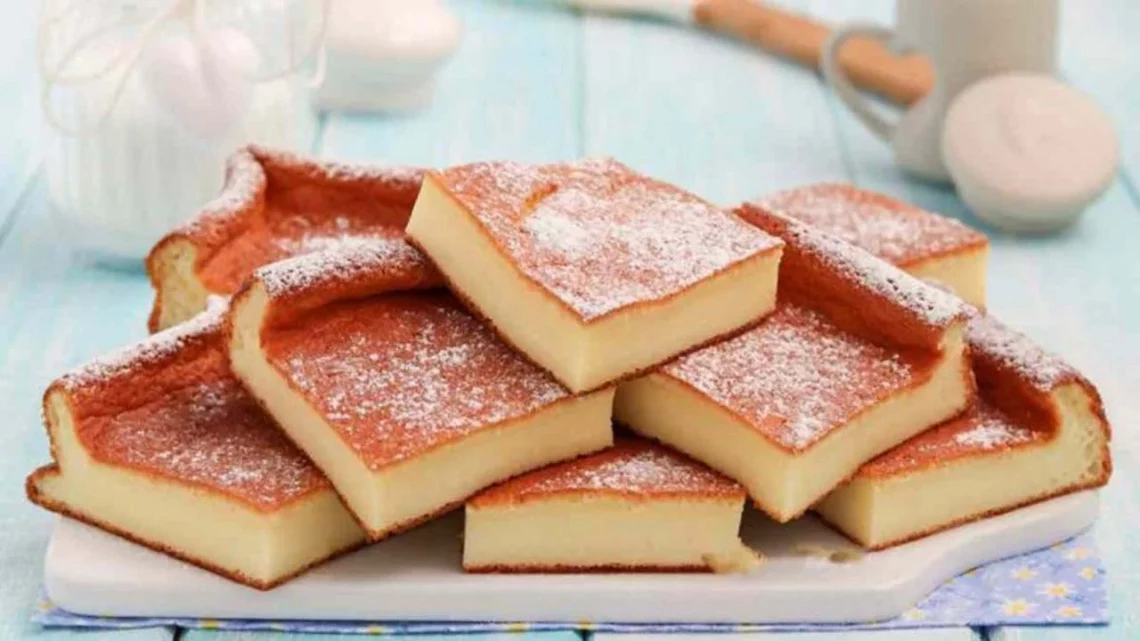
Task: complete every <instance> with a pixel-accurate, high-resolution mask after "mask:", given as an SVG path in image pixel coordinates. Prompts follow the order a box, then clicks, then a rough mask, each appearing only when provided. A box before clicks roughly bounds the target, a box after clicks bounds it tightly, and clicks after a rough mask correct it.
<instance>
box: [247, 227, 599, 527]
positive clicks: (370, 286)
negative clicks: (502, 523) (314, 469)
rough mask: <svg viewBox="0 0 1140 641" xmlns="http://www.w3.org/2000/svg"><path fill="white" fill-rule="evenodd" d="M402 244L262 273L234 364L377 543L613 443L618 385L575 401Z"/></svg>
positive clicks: (250, 296)
mask: <svg viewBox="0 0 1140 641" xmlns="http://www.w3.org/2000/svg"><path fill="white" fill-rule="evenodd" d="M440 282H441V281H440V278H439V275H438V273H437V272H436V271H435V270H434V269H433V268H432V267H431V265H430V264H429V263H427V261H426V260H425V259H424V258H423V256H422V255H421V254H420V253H419V252H418V251H416V250H415V249H414V248H412V247H411V246H410V245H408V244H407V243H406V242H405V241H403V240H401V239H388V240H377V241H374V242H373V244H372V246H370V247H368V248H363V247H360V248H355V249H352V250H346V251H341V252H333V253H323V254H310V255H307V256H300V257H297V258H293V259H289V260H286V261H282V262H279V263H274V264H272V265H269V266H266V267H263V268H261V269H258V270H257V271H256V272H255V273H254V276H253V278H252V280H251V281H250V282H249V284H248V285H247V286H246V287H244V288H243V289H242V291H241V292H240V293H239V294H238V295H237V296H236V297H235V302H234V308H233V312H232V314H231V320H230V323H231V330H230V334H231V335H230V361H231V364H232V366H233V369H234V371H235V373H236V374H237V375H238V377H239V378H241V380H242V381H243V382H244V383H245V385H246V387H247V388H248V389H249V390H250V391H251V392H252V393H253V395H254V396H255V397H257V399H258V400H259V401H260V402H261V403H262V404H263V405H264V407H265V408H266V409H267V410H268V411H269V413H270V414H271V415H272V416H273V417H274V418H275V419H276V420H277V422H278V424H279V425H280V426H281V428H282V429H283V430H284V431H285V433H286V434H288V435H289V437H290V438H291V439H292V440H293V441H294V442H295V443H297V445H298V446H300V448H301V449H302V450H304V451H305V452H306V453H307V454H308V455H309V457H310V458H312V460H313V461H314V462H315V463H316V464H317V466H318V467H320V468H321V469H322V470H324V472H325V473H326V474H327V475H328V477H329V479H330V480H331V481H332V483H333V485H334V486H335V487H336V489H337V492H339V493H340V495H341V497H343V499H344V501H345V503H346V505H347V506H348V508H349V509H350V510H351V511H352V512H353V513H354V514H355V515H356V518H357V519H358V521H359V522H360V523H361V525H362V526H363V527H364V529H365V530H366V531H367V532H368V536H369V538H370V539H372V540H378V539H381V538H384V537H385V536H388V535H389V534H392V533H394V532H397V531H400V530H404V529H406V528H409V527H412V526H413V525H416V524H417V523H419V522H421V521H424V520H427V519H430V518H431V517H433V516H435V515H437V514H440V513H442V512H444V511H446V510H448V509H450V508H452V507H454V506H457V505H459V504H461V503H462V502H463V501H464V500H465V499H467V498H468V497H469V496H471V495H472V494H474V493H476V492H478V491H479V490H481V489H483V488H485V487H487V486H489V485H492V484H494V483H497V482H499V481H502V480H504V479H507V478H509V477H511V476H515V475H517V474H521V473H523V472H526V471H529V470H532V469H535V468H538V467H542V466H544V465H547V464H550V463H554V462H557V461H561V460H564V459H568V458H573V457H575V456H580V455H582V454H587V453H590V452H594V451H596V450H599V449H603V448H605V447H608V446H609V445H611V444H612V442H613V433H612V429H611V426H610V411H611V407H612V402H613V389H612V388H609V389H603V390H600V391H597V392H594V393H591V394H586V395H582V396H577V397H575V396H572V395H571V394H570V393H569V392H568V391H566V389H565V388H563V387H562V386H561V385H559V384H558V382H557V381H555V380H554V379H553V378H551V377H550V375H549V374H547V373H545V372H543V371H542V370H540V369H539V368H538V367H536V366H534V365H532V364H531V363H530V362H528V361H527V360H526V359H524V358H523V357H522V356H520V355H518V354H516V353H515V352H514V351H513V350H511V349H510V348H509V347H508V346H507V345H506V344H504V343H502V342H501V341H499V340H498V339H497V338H496V337H495V335H494V334H493V333H492V332H491V331H490V330H489V329H487V328H486V327H485V326H484V325H483V324H482V323H481V322H479V321H478V320H477V319H476V318H474V317H473V316H471V315H469V314H468V313H467V312H466V311H465V310H464V309H463V307H462V306H461V305H460V304H459V302H458V301H456V300H455V299H454V298H453V297H452V296H451V295H450V294H448V293H447V292H446V291H443V290H438V289H437V290H431V289H430V288H432V287H433V286H436V285H438V284H439V283H440Z"/></svg>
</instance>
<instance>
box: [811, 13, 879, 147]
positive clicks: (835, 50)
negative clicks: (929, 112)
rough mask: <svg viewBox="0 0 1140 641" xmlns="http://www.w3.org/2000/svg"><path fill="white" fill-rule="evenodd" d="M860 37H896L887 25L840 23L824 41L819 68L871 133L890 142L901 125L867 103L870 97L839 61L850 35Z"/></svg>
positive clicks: (837, 93) (825, 78) (844, 102)
mask: <svg viewBox="0 0 1140 641" xmlns="http://www.w3.org/2000/svg"><path fill="white" fill-rule="evenodd" d="M858 37H865V38H872V39H875V40H882V41H883V42H884V43H885V44H888V46H889V42H890V40H891V39H893V38H894V32H893V31H891V30H890V29H888V28H886V27H881V26H879V25H874V24H862V23H851V24H845V25H842V26H840V27H838V28H837V29H835V30H834V31H832V32H831V35H830V36H828V38H827V41H826V42H825V43H824V45H823V52H822V54H821V55H820V70H821V71H823V78H824V80H825V81H826V82H827V84H828V85H830V86H831V88H832V89H834V90H835V93H836V95H838V96H839V99H840V100H842V101H843V104H845V105H847V108H848V109H850V110H851V112H852V113H854V114H855V116H856V117H858V118H859V120H860V121H862V123H863V124H864V125H866V126H867V128H868V129H870V130H871V132H872V133H874V134H875V135H876V136H878V137H879V138H881V139H883V140H885V141H888V142H889V141H890V140H891V137H892V136H893V135H894V133H895V129H896V128H897V127H898V125H897V124H895V123H891V122H888V121H887V120H886V119H884V118H883V117H882V116H881V115H879V113H878V112H877V111H876V110H875V109H873V108H872V107H871V105H870V104H868V102H867V99H866V98H864V97H863V95H862V94H861V93H859V90H858V89H856V88H855V85H854V84H852V83H851V79H850V78H848V77H847V74H846V73H845V72H844V71H843V66H842V65H841V64H840V61H839V52H840V50H841V49H842V48H843V45H844V44H845V43H846V42H847V41H848V40H850V39H851V38H858Z"/></svg>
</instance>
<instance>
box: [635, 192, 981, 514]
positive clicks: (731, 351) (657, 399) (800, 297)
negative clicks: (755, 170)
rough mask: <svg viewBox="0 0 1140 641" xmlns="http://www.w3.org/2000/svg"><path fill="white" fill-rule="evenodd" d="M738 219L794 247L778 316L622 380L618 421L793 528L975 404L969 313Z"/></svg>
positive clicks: (870, 260)
mask: <svg viewBox="0 0 1140 641" xmlns="http://www.w3.org/2000/svg"><path fill="white" fill-rule="evenodd" d="M743 213H744V215H745V216H746V217H747V218H748V219H750V220H752V221H753V222H755V223H757V224H760V225H761V226H762V227H763V228H764V229H766V230H767V231H769V232H770V233H772V234H775V235H776V236H779V237H780V238H782V239H783V240H784V241H785V243H786V246H785V250H784V258H783V262H782V266H781V269H780V272H781V273H780V301H779V305H778V307H777V311H776V313H775V314H773V315H772V316H771V317H769V318H768V319H766V320H765V321H764V322H763V323H761V324H760V325H759V326H758V327H755V328H753V329H750V330H748V331H746V332H744V333H743V334H740V335H739V336H736V337H734V338H731V339H729V340H726V341H723V342H721V343H718V344H715V345H711V346H709V347H705V348H702V349H700V350H697V351H695V352H692V353H689V354H686V355H684V356H681V357H680V358H678V359H676V360H674V361H672V362H670V363H668V364H666V365H665V366H664V367H662V368H661V369H659V370H658V371H656V372H654V373H652V374H649V375H647V376H644V377H642V378H639V379H636V380H633V381H630V382H626V383H623V384H621V386H620V387H619V389H618V394H617V400H616V403H615V417H616V418H617V420H618V421H620V422H622V423H624V424H626V425H628V426H629V427H630V428H632V429H633V430H634V431H636V432H638V433H640V434H642V435H644V436H648V437H650V438H654V439H657V440H660V441H662V442H664V443H666V444H667V445H670V446H672V447H675V448H676V449H678V450H681V451H682V452H684V453H686V454H688V455H690V456H692V457H693V458H695V459H697V460H699V461H701V462H703V463H705V464H707V465H709V466H710V467H712V468H713V469H715V470H717V471H719V472H721V473H723V474H725V475H727V476H729V477H731V478H733V479H735V480H737V481H739V482H740V483H742V484H743V485H744V487H745V488H746V489H747V490H748V493H749V495H750V496H751V497H752V499H753V501H754V502H755V504H756V505H757V506H758V507H759V508H760V509H762V510H763V511H765V512H766V513H767V514H768V515H769V516H771V517H772V518H774V519H776V520H778V521H788V520H791V519H793V518H795V517H797V516H799V515H800V514H802V513H803V512H804V511H805V510H807V509H808V508H809V507H811V505H812V504H813V503H815V502H816V501H817V500H819V499H820V498H822V497H823V496H824V495H825V494H826V493H827V492H829V491H830V490H831V489H833V488H834V487H836V486H837V485H839V484H840V483H841V482H843V481H844V480H845V479H847V478H849V477H850V476H851V475H852V474H854V473H855V471H856V470H857V469H858V468H859V466H861V465H862V464H863V463H865V462H867V461H868V460H870V459H872V458H874V457H875V456H877V455H879V454H881V453H882V452H884V451H886V450H888V449H890V448H891V447H894V446H895V445H898V444H899V443H902V442H903V441H905V440H907V439H908V438H910V437H912V436H914V435H915V434H918V433H919V432H922V431H923V430H925V429H927V428H929V427H931V426H933V425H936V424H937V423H940V422H942V421H944V420H946V419H948V418H950V417H952V416H954V415H956V414H958V413H960V412H962V411H963V410H964V409H965V408H966V407H967V406H968V405H969V404H970V402H971V401H972V399H973V395H974V383H973V378H972V376H971V374H970V368H969V363H968V360H967V358H966V350H965V346H964V338H963V333H964V330H965V324H966V320H967V309H966V307H965V306H964V304H963V303H962V302H961V301H959V300H958V299H957V298H956V297H954V296H951V295H949V294H946V293H944V292H942V291H939V290H938V289H935V288H934V287H931V286H930V285H927V284H925V283H922V282H921V281H919V280H917V279H915V278H913V277H911V276H909V275H907V274H906V273H904V272H901V271H899V270H898V269H896V268H894V267H892V266H891V265H889V264H887V263H885V262H883V261H880V260H878V259H877V258H875V257H873V256H871V255H869V254H867V253H866V252H864V251H862V250H860V249H858V248H856V247H854V246H852V245H849V244H847V243H845V242H843V241H840V240H838V239H836V238H834V237H832V236H829V235H827V234H823V233H821V232H819V231H818V230H815V229H813V228H811V227H809V226H807V225H804V224H802V223H799V222H797V221H794V220H792V219H787V218H783V217H781V216H779V215H776V214H772V213H769V212H765V211H762V210H750V211H745V212H743Z"/></svg>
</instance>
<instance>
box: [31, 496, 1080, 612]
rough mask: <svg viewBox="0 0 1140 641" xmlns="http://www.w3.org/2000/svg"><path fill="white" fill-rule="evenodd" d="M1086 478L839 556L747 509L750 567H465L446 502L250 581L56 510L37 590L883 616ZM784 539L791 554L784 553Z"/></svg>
mask: <svg viewBox="0 0 1140 641" xmlns="http://www.w3.org/2000/svg"><path fill="white" fill-rule="evenodd" d="M1096 513H1097V495H1096V493H1095V492H1092V491H1088V492H1082V493H1079V494H1074V495H1071V496H1066V497H1061V498H1058V499H1053V500H1051V501H1048V502H1045V503H1041V504H1038V505H1033V506H1030V507H1027V508H1023V509H1021V510H1018V511H1016V512H1012V513H1010V514H1006V515H1004V516H999V517H995V518H991V519H987V520H984V521H979V522H976V523H971V524H969V525H965V526H963V527H959V528H956V529H953V530H950V531H947V532H943V533H941V534H937V535H934V536H931V537H927V538H925V539H922V540H919V541H916V542H914V543H910V544H907V545H902V546H899V547H896V548H892V549H889V550H884V551H882V552H876V553H874V554H868V555H866V556H863V557H862V558H860V559H859V560H857V561H854V562H849V563H832V562H830V561H827V560H824V559H819V558H813V557H805V556H802V549H803V546H805V545H819V546H823V547H828V548H853V546H852V545H851V544H850V543H848V542H847V541H846V540H845V539H843V538H842V537H841V536H840V535H838V534H836V533H835V532H833V531H832V530H830V529H828V528H827V527H826V526H824V525H823V524H822V523H821V522H820V521H818V520H817V519H815V518H814V517H810V516H809V517H805V518H802V519H800V520H798V521H795V522H793V523H791V524H788V525H784V526H777V525H775V524H773V523H772V522H770V521H768V520H767V519H765V518H764V517H763V516H761V515H759V514H757V513H754V512H751V511H750V513H749V514H748V515H747V516H746V519H745V524H744V528H743V536H744V539H745V541H747V542H748V543H749V544H750V545H752V546H753V547H755V548H756V549H758V550H762V551H763V552H765V553H766V554H767V555H768V556H769V561H768V563H767V564H766V565H765V566H764V567H763V568H762V569H761V570H760V571H758V572H756V573H755V574H751V575H744V576H740V575H722V576H718V575H711V574H625V575H620V574H581V575H466V574H463V573H462V572H461V571H460V563H459V562H460V546H461V540H460V533H461V532H462V517H461V516H460V515H459V514H453V515H451V516H449V517H446V518H443V519H440V520H438V521H435V522H433V523H430V524H428V525H426V526H423V527H421V528H419V529H417V530H414V531H412V532H409V533H407V534H404V535H401V536H397V537H394V538H392V539H390V540H388V541H385V542H382V543H379V544H377V545H374V546H371V547H369V548H366V549H363V550H361V551H359V552H356V553H354V554H352V555H349V556H346V557H344V558H341V559H339V560H337V561H334V562H332V563H329V564H327V565H324V566H322V567H320V568H318V569H316V570H314V571H312V572H310V573H308V574H306V575H304V576H302V577H300V578H299V579H297V580H295V581H292V582H290V583H288V584H286V585H284V586H282V587H279V588H277V589H276V590H273V591H270V592H258V591H256V590H252V589H249V588H246V587H243V586H241V585H237V584H235V583H231V582H229V581H226V580H224V579H220V578H218V577H216V576H214V575H212V574H210V573H208V572H205V571H203V570H200V569H198V568H195V567H192V566H190V565H187V564H185V563H182V562H179V561H176V560H174V559H171V558H168V557H166V556H164V555H161V554H158V553H156V552H152V551H150V550H148V549H146V548H143V547H140V546H138V545H135V544H132V543H130V542H128V541H125V540H122V539H119V538H117V537H114V536H111V535H109V534H106V533H104V532H102V531H99V530H96V529H94V528H91V527H88V526H86V525H83V524H80V523H77V522H75V521H71V520H69V519H61V520H60V521H59V523H58V525H57V526H56V528H55V532H54V534H53V536H52V540H51V544H50V546H49V547H48V553H47V561H46V575H47V590H48V595H49V596H50V597H51V599H52V600H53V601H54V602H55V603H56V604H57V605H59V606H60V607H63V608H65V609H67V610H71V611H73V612H77V613H84V614H97V615H118V616H178V617H209V618H247V619H324V620H332V619H341V620H344V619H354V620H369V621H382V620H433V621H445V620H461V621H476V620H478V621H622V622H668V621H685V622H736V623H776V622H804V623H808V622H810V623H829V622H859V621H874V620H881V619H886V618H891V617H894V616H897V615H899V614H901V613H902V612H904V611H905V610H907V609H908V608H910V607H911V606H912V605H914V604H915V603H916V602H918V601H919V600H920V599H922V597H924V596H925V595H926V594H928V593H929V592H930V591H931V590H933V589H934V588H935V587H937V586H938V585H939V584H941V583H942V582H944V581H945V580H947V579H949V578H950V577H952V576H954V575H956V574H959V573H961V572H964V571H966V570H968V569H970V568H973V567H976V566H978V565H981V564H984V563H987V562H990V561H994V560H997V559H1001V558H1004V557H1008V556H1012V555H1015V554H1020V553H1023V552H1028V551H1031V550H1035V549H1038V548H1042V547H1045V546H1048V545H1051V544H1053V543H1056V542H1059V541H1061V540H1064V539H1067V538H1069V537H1071V536H1074V535H1076V534H1077V533H1079V532H1081V531H1082V530H1084V529H1086V528H1087V527H1089V525H1091V524H1092V522H1093V520H1094V519H1095V518H1096ZM797 548H798V549H799V550H801V554H797Z"/></svg>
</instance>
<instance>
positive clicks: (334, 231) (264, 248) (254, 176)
mask: <svg viewBox="0 0 1140 641" xmlns="http://www.w3.org/2000/svg"><path fill="white" fill-rule="evenodd" d="M422 178H423V172H422V170H420V169H414V168H409V167H396V166H386V167H370V166H363V165H348V164H342V163H335V162H327V161H316V160H310V159H306V158H302V157H300V156H296V155H294V154H291V153H287V152H280V151H272V150H268V149H263V148H260V147H249V148H246V149H241V150H239V151H237V152H235V153H234V154H233V155H232V156H231V157H230V159H229V161H228V163H227V168H226V182H225V186H224V188H223V190H222V193H221V194H220V195H219V196H218V197H217V198H216V199H214V200H213V201H212V202H210V203H209V204H207V205H206V206H205V207H204V208H203V209H202V211H201V212H199V214H198V215H197V216H196V217H195V218H194V219H193V220H191V221H190V222H188V223H186V224H185V225H183V226H182V227H180V228H178V229H176V230H174V231H173V232H171V233H170V234H168V235H167V236H166V237H164V238H163V239H162V240H161V241H159V243H158V244H157V245H155V248H154V249H153V250H151V255H150V257H148V270H149V271H150V273H151V277H152V279H155V278H156V277H157V266H156V265H154V264H153V263H154V261H156V260H157V259H158V258H157V257H158V256H159V255H160V254H161V253H162V251H163V250H164V249H165V248H166V247H168V246H170V245H171V244H172V243H175V242H177V241H185V242H189V243H190V244H192V245H193V246H194V248H195V249H196V252H197V255H196V264H195V271H196V273H197V275H198V278H199V279H200V280H201V281H202V282H203V283H204V284H205V285H206V287H207V289H208V290H209V291H211V292H213V293H216V294H224V295H228V294H232V293H234V292H235V291H236V290H237V288H238V286H239V285H240V284H241V283H242V281H243V280H245V278H246V277H247V276H248V275H249V274H250V272H252V271H253V270H254V269H255V268H257V267H260V266H261V265H265V264H267V263H271V262H273V261H275V260H280V259H282V258H287V257H290V256H296V255H299V254H305V253H309V252H313V251H321V250H325V249H330V248H336V247H345V246H353V245H355V244H357V243H359V242H362V241H364V240H367V239H370V238H374V237H378V236H379V237H383V236H393V235H397V236H398V235H402V233H403V229H404V227H405V226H406V225H407V222H408V217H409V216H410V215H411V210H412V206H413V205H414V204H415V200H416V196H417V195H418V194H419V188H420V183H421V181H422ZM155 285H156V286H157V285H159V283H157V282H156V283H155Z"/></svg>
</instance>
